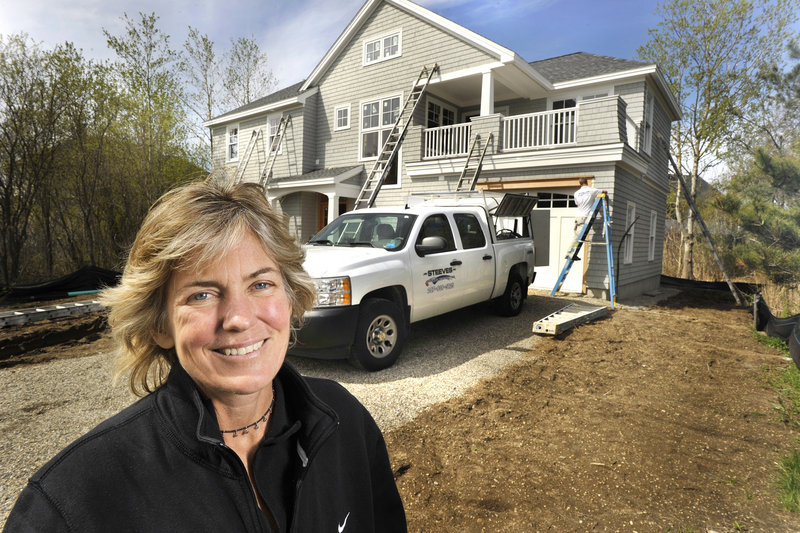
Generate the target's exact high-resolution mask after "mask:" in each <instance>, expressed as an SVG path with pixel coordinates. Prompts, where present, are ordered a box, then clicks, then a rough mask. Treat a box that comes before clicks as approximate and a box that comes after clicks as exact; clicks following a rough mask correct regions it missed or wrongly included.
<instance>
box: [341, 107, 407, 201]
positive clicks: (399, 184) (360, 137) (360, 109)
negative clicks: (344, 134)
mask: <svg viewBox="0 0 800 533" xmlns="http://www.w3.org/2000/svg"><path fill="white" fill-rule="evenodd" d="M390 98H399V99H400V107H399V108H398V111H397V112H398V113H400V112H401V111H402V108H403V93H395V94H385V95H383V96H378V97H375V98H366V99H364V100H361V101H359V102H358V161H365V162H367V161H375V160H377V159H378V155H380V149H381V146H378V152H379V153H378V155H376V156H375V157H361V154H362V153H363V151H362V148H363V142H364V128H363V127H362V126H363V120H362V118H363V117H362V116H361V113H362V112H363V110H364V104H368V103H370V102H376V101H377V102H383V101H384V100H389V99H390ZM378 107H379V108H381V107H382V106H380V105H379V106H378ZM378 113H383V110H382V109H379V111H378ZM351 122H352V118H351ZM385 129H387V127H381V126H380V125H379V126H378V127H377V128H369V129H367V130H366V131H367V132H370V131H377V132H380V131H382V130H385ZM378 141H379V142H380V133H379V134H378ZM402 160H403V147H402V145H401V146H400V149H399V150H398V151H397V156H396V157H395V160H394V161H395V165H397V183H396V184H392V185H383V187H382V188H383V189H400V188H401V187H402V185H403V184H402V172H400V168H401V165H400V162H401V161H402ZM370 170H372V168H369V169H366V171H367V172H369V171H370Z"/></svg>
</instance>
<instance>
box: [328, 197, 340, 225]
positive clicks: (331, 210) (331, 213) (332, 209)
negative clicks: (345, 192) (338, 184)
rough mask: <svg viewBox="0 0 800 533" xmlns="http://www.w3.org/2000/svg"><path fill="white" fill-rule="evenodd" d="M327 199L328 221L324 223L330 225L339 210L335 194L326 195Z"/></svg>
mask: <svg viewBox="0 0 800 533" xmlns="http://www.w3.org/2000/svg"><path fill="white" fill-rule="evenodd" d="M326 196H327V197H328V220H326V221H325V224H330V223H331V222H333V219H335V218H336V217H337V216H339V215H338V214H337V211H338V210H339V195H338V194H336V193H335V192H332V193H328V194H327V195H326Z"/></svg>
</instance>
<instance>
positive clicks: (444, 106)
mask: <svg viewBox="0 0 800 533" xmlns="http://www.w3.org/2000/svg"><path fill="white" fill-rule="evenodd" d="M430 103H434V104H436V105H438V106H439V107H441V108H442V109H447V110H448V111H452V112H453V124H458V110H456V108H454V107H453V106H451V105H450V104H445V103H444V102H442V101H441V100H439V99H438V98H433V97H431V96H428V99H427V101H426V102H425V127H426V128H427V127H428V104H430ZM441 118H442V117H441V116H440V117H439V119H440V122H441ZM439 126H441V124H439Z"/></svg>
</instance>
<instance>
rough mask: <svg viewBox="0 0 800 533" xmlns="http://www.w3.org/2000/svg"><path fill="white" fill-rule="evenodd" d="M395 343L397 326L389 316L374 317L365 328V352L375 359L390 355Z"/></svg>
mask: <svg viewBox="0 0 800 533" xmlns="http://www.w3.org/2000/svg"><path fill="white" fill-rule="evenodd" d="M396 343H397V325H396V324H395V322H394V320H393V319H392V317H390V316H389V315H379V316H376V317H375V318H374V319H373V320H372V323H371V324H370V325H369V328H367V350H368V351H369V353H370V354H371V355H372V357H375V358H376V359H382V358H384V357H386V356H388V355H389V354H390V353H392V350H393V349H394V346H395V344H396Z"/></svg>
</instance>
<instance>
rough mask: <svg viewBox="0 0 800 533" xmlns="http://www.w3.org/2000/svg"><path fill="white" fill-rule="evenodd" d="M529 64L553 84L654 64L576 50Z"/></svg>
mask: <svg viewBox="0 0 800 533" xmlns="http://www.w3.org/2000/svg"><path fill="white" fill-rule="evenodd" d="M529 64H530V66H531V67H533V68H534V69H536V70H538V71H539V72H540V73H541V74H542V75H543V76H544V77H545V78H547V79H548V81H550V83H552V84H556V83H560V82H564V81H570V80H577V79H581V78H593V77H595V76H601V75H604V74H616V73H619V72H626V71H629V70H635V69H640V68H645V67H650V66H654V65H653V64H652V63H644V62H642V61H632V60H630V59H620V58H618V57H609V56H601V55H597V54H589V53H586V52H575V53H573V54H567V55H563V56H559V57H552V58H550V59H542V60H541V61H531V62H530V63H529Z"/></svg>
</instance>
